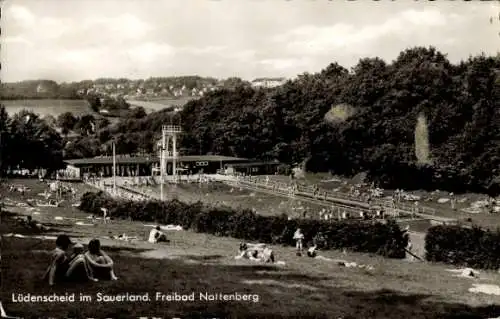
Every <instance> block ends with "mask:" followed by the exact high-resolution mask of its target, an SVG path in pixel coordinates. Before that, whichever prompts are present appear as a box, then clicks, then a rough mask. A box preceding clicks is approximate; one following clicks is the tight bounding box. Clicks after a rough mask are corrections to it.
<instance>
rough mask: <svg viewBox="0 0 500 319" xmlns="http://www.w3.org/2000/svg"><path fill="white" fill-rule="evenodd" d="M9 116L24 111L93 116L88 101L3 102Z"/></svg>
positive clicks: (43, 114) (55, 115)
mask: <svg viewBox="0 0 500 319" xmlns="http://www.w3.org/2000/svg"><path fill="white" fill-rule="evenodd" d="M1 103H2V104H3V105H5V108H6V110H7V113H9V115H11V116H12V115H13V114H15V113H18V112H20V111H21V110H23V109H27V110H30V111H33V112H34V113H37V114H40V115H41V116H42V117H43V116H45V115H52V116H54V117H57V116H58V115H59V114H62V113H64V112H71V113H73V114H74V115H78V116H80V115H84V114H93V113H94V112H93V111H92V110H91V109H90V107H89V105H88V103H87V101H85V100H11V101H2V102H1Z"/></svg>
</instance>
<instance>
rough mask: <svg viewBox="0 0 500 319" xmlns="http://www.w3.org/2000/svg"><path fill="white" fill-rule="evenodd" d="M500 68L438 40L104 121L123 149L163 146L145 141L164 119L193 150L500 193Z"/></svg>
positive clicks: (390, 183) (404, 183)
mask: <svg viewBox="0 0 500 319" xmlns="http://www.w3.org/2000/svg"><path fill="white" fill-rule="evenodd" d="M499 70H500V57H499V56H495V57H488V56H484V55H479V56H475V57H470V58H469V59H468V60H466V61H462V62H460V63H458V64H452V63H450V61H448V59H447V58H446V56H445V55H444V54H442V53H440V52H439V51H437V50H436V49H434V48H432V47H431V48H413V49H408V50H405V51H403V52H401V54H400V55H399V56H398V58H397V59H396V60H395V61H393V62H392V63H390V64H388V63H386V62H385V61H383V60H381V59H379V58H370V59H362V60H360V61H359V63H358V64H357V65H356V66H355V67H354V68H353V69H352V70H350V71H349V70H347V69H345V68H343V67H341V66H340V65H338V64H336V63H333V64H331V65H329V66H328V67H327V68H325V69H324V70H322V71H321V72H319V73H316V74H302V75H299V76H298V77H297V79H295V80H291V81H288V82H287V83H286V84H285V85H283V86H281V87H278V88H275V89H254V88H251V87H248V86H245V85H241V86H236V87H235V88H234V89H223V90H218V91H215V92H212V93H210V94H208V95H207V96H205V97H203V98H201V99H199V100H195V101H191V102H189V103H187V105H186V106H185V107H184V110H183V111H182V112H181V113H180V114H177V115H172V114H170V113H167V112H158V113H154V114H151V115H150V116H147V117H145V118H142V119H124V120H123V121H121V122H120V123H118V124H117V125H116V126H114V127H113V128H106V129H105V130H106V131H109V134H108V133H106V135H109V136H120V139H121V140H123V143H122V145H121V146H122V147H120V151H122V152H132V151H134V150H135V151H137V150H138V149H144V150H145V151H152V148H153V141H151V142H149V143H145V142H146V141H148V140H150V138H151V137H154V136H158V133H159V131H160V128H161V125H162V124H165V123H176V124H177V123H180V124H181V125H182V126H183V129H184V131H185V134H184V136H183V137H182V141H181V145H183V146H184V147H185V148H186V149H185V150H184V151H185V152H186V153H189V154H200V153H201V154H207V153H217V154H224V155H230V156H238V157H249V158H259V159H262V160H274V159H276V160H279V161H281V162H284V163H288V164H295V163H304V164H305V166H306V168H307V169H308V170H310V171H330V172H332V173H335V174H339V175H345V176H352V175H354V174H356V173H358V172H361V171H365V172H368V176H369V178H370V179H372V180H373V181H375V182H376V183H378V184H379V185H380V186H383V187H402V188H406V189H412V188H413V189H416V188H425V189H429V190H431V189H436V188H439V189H447V190H450V191H455V192H462V191H477V192H489V193H490V194H492V195H496V194H499V193H500V170H499V168H500V124H499V123H500V105H499V103H500V102H499V97H500V81H499V76H498V72H499ZM417 123H418V125H417ZM98 134H100V133H98ZM101 138H102V136H101ZM89 144H91V143H89Z"/></svg>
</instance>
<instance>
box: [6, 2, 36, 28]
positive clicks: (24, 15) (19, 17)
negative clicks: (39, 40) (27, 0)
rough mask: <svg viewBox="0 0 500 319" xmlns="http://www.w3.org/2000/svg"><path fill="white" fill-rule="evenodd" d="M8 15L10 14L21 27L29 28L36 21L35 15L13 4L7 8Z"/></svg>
mask: <svg viewBox="0 0 500 319" xmlns="http://www.w3.org/2000/svg"><path fill="white" fill-rule="evenodd" d="M7 15H8V16H11V17H12V19H14V20H15V21H16V22H18V23H19V24H20V25H21V26H22V27H25V28H30V27H33V26H34V25H35V23H36V17H35V15H34V14H33V13H31V11H29V10H28V9H26V8H25V7H22V6H18V5H13V6H11V7H10V8H9V10H8V12H7Z"/></svg>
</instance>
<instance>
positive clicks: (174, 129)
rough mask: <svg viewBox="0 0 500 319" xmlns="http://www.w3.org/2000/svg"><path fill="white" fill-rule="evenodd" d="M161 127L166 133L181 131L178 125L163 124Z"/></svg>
mask: <svg viewBox="0 0 500 319" xmlns="http://www.w3.org/2000/svg"><path fill="white" fill-rule="evenodd" d="M163 129H164V130H165V131H166V132H167V133H181V132H182V129H181V127H180V126H179V125H164V126H163Z"/></svg>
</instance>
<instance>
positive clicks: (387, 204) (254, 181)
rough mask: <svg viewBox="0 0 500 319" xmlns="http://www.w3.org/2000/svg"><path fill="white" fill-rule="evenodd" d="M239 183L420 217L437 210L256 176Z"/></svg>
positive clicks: (239, 179)
mask: <svg viewBox="0 0 500 319" xmlns="http://www.w3.org/2000/svg"><path fill="white" fill-rule="evenodd" d="M236 181H237V183H243V184H248V185H253V186H254V187H258V188H263V189H267V190H272V191H273V192H275V193H278V194H283V195H289V196H291V197H293V196H295V195H299V196H304V197H309V198H314V199H317V200H323V201H333V202H335V201H337V202H338V201H339V200H342V201H349V202H352V203H353V204H356V205H357V206H366V207H370V206H372V207H373V206H380V207H382V208H385V209H389V210H397V211H401V212H405V213H409V214H420V215H430V216H434V215H436V210H435V209H434V208H430V207H426V206H422V205H415V204H408V203H404V202H400V201H395V202H393V201H392V200H390V199H387V198H372V199H371V203H370V204H367V203H365V202H363V201H360V198H359V197H357V196H353V195H349V194H346V193H342V192H336V191H329V190H324V189H320V188H317V187H314V186H310V185H302V184H298V183H295V184H291V183H284V182H276V181H272V180H269V179H267V178H263V177H254V176H238V177H237V178H236Z"/></svg>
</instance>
